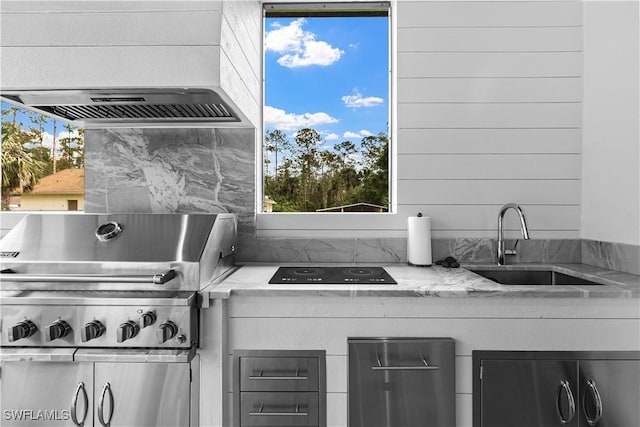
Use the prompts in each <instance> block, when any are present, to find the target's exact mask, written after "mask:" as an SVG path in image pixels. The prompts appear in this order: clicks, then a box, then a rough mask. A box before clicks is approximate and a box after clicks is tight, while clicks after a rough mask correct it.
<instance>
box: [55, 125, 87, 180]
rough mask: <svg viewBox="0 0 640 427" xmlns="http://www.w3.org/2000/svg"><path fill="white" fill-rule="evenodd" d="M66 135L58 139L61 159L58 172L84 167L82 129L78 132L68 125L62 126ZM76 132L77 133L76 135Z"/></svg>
mask: <svg viewBox="0 0 640 427" xmlns="http://www.w3.org/2000/svg"><path fill="white" fill-rule="evenodd" d="M64 129H65V130H66V131H67V134H66V136H65V137H64V138H60V152H61V158H60V161H59V162H58V168H57V169H58V170H63V169H71V168H82V167H84V137H83V132H82V129H80V130H78V129H77V128H76V127H74V126H73V125H71V124H70V123H66V124H65V125H64ZM76 131H78V132H77V133H76Z"/></svg>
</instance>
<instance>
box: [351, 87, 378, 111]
mask: <svg viewBox="0 0 640 427" xmlns="http://www.w3.org/2000/svg"><path fill="white" fill-rule="evenodd" d="M341 99H342V102H344V105H345V106H347V107H349V108H361V107H375V106H377V105H380V104H382V103H383V102H384V99H382V98H380V97H377V96H368V97H366V98H365V97H363V96H362V94H361V93H360V92H359V91H358V90H357V89H356V90H354V91H353V95H345V96H343V97H342V98H341Z"/></svg>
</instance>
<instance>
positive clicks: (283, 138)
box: [262, 2, 391, 213]
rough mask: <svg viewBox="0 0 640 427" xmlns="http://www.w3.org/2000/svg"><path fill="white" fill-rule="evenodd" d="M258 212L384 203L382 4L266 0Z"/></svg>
mask: <svg viewBox="0 0 640 427" xmlns="http://www.w3.org/2000/svg"><path fill="white" fill-rule="evenodd" d="M264 15H265V21H264V58H263V59H264V105H263V129H264V135H263V138H264V139H263V152H262V160H263V165H262V166H263V168H262V175H263V196H262V197H263V200H262V211H263V212H319V213H321V212H388V211H389V206H390V181H389V177H390V170H389V169H390V168H389V165H390V162H389V148H390V147H389V145H390V140H391V135H390V128H391V127H390V105H391V103H390V63H391V61H390V23H389V4H388V3H380V2H377V3H313V4H308V3H300V4H266V5H265V6H264Z"/></svg>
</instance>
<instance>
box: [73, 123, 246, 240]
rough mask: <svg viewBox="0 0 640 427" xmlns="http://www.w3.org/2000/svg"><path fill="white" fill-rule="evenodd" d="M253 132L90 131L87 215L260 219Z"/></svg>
mask: <svg viewBox="0 0 640 427" xmlns="http://www.w3.org/2000/svg"><path fill="white" fill-rule="evenodd" d="M254 141H255V131H254V130H253V129H219V128H216V129H197V128H195V129H194V128H189V129H161V128H160V129H159V128H153V129H104V130H90V129H87V130H86V131H85V199H86V205H85V211H86V212H94V213H95V212H98V213H99V212H109V213H123V212H128V213H135V212H151V213H198V212H201V213H218V212H234V213H236V214H237V215H238V222H239V231H241V232H251V231H252V230H253V220H254V211H255V208H254V206H255V202H254V201H255V167H254V165H255V148H254Z"/></svg>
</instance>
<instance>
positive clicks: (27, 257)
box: [0, 214, 236, 290]
mask: <svg viewBox="0 0 640 427" xmlns="http://www.w3.org/2000/svg"><path fill="white" fill-rule="evenodd" d="M235 241H236V219H235V216H234V215H233V214H209V215H177V214H108V215H107V214H71V215H70V214H31V215H27V216H26V217H25V218H23V219H22V220H21V221H20V222H19V223H18V224H17V225H16V226H15V227H14V228H13V229H12V230H11V231H10V232H9V233H8V234H7V235H6V236H5V237H4V238H3V239H2V240H0V267H1V268H2V270H3V271H2V273H3V274H2V281H3V282H7V281H14V282H21V283H37V282H50V283H54V282H55V283H66V284H67V285H70V284H74V285H73V286H74V287H73V288H74V289H77V288H82V287H91V286H87V284H89V283H90V282H95V283H101V284H102V285H101V288H102V289H129V290H132V289H152V288H154V286H156V285H162V286H164V287H166V288H168V289H174V290H175V289H195V290H197V289H200V288H201V287H203V286H206V285H207V284H208V283H210V282H211V281H212V280H213V279H214V278H216V277H218V276H220V275H221V274H222V273H224V272H225V271H226V270H228V269H230V268H231V267H232V266H233V254H234V251H235ZM123 283H126V284H127V285H123ZM2 287H3V288H4V289H7V287H6V286H5V284H4V283H3V286H2ZM36 288H40V287H38V286H36ZM60 288H65V286H62V285H61V286H60Z"/></svg>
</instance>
